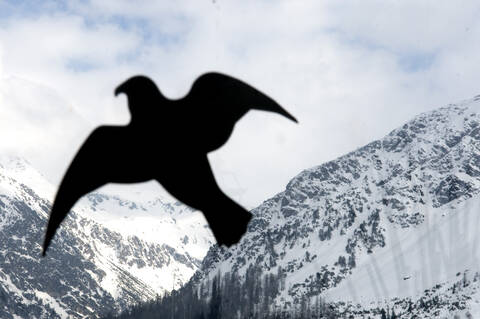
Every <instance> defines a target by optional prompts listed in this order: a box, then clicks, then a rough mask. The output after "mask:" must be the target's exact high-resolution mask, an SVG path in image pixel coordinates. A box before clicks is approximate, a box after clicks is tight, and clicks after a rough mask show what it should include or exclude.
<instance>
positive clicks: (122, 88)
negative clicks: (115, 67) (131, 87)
mask: <svg viewBox="0 0 480 319" xmlns="http://www.w3.org/2000/svg"><path fill="white" fill-rule="evenodd" d="M120 93H125V83H122V84H120V85H119V86H117V88H116V89H115V96H118V95H119V94H120Z"/></svg>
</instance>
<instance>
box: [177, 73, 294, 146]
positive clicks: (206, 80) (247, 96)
mask: <svg viewBox="0 0 480 319" xmlns="http://www.w3.org/2000/svg"><path fill="white" fill-rule="evenodd" d="M185 101H186V102H187V104H188V105H189V113H190V114H192V115H193V116H192V117H191V118H192V119H194V121H195V123H198V124H195V123H191V124H192V125H194V126H195V125H197V126H198V131H199V132H202V133H203V134H202V135H203V136H202V138H203V140H202V141H205V142H206V145H205V148H206V150H207V152H209V151H212V150H214V149H217V148H218V147H220V146H222V145H223V144H224V143H225V142H226V141H227V140H228V138H229V137H230V134H231V132H232V130H233V126H234V125H235V123H236V122H237V121H238V120H239V119H240V118H241V117H242V116H243V115H244V114H245V113H247V112H248V111H249V110H250V109H256V110H263V111H269V112H274V113H278V114H280V115H283V116H285V117H286V118H288V119H290V120H292V121H294V122H297V120H296V119H295V117H293V116H292V115H291V114H290V113H288V112H287V111H286V110H285V109H284V108H282V107H281V106H280V105H279V104H278V103H277V102H275V101H274V100H273V99H272V98H270V97H268V96H267V95H265V94H264V93H262V92H260V91H258V90H257V89H255V88H253V87H252V86H250V85H248V84H247V83H245V82H242V81H240V80H238V79H235V78H233V77H230V76H228V75H224V74H221V73H214V72H212V73H206V74H203V75H202V76H200V77H199V78H198V79H197V80H196V81H195V82H194V83H193V86H192V89H191V90H190V92H189V93H188V95H187V96H186V97H185Z"/></svg>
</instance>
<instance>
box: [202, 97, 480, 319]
mask: <svg viewBox="0 0 480 319" xmlns="http://www.w3.org/2000/svg"><path fill="white" fill-rule="evenodd" d="M479 192H480V96H477V97H475V98H473V99H471V100H467V101H463V102H461V103H458V104H452V105H448V106H446V107H443V108H440V109H438V110H435V111H432V112H429V113H425V114H421V115H419V116H417V117H416V118H415V119H413V120H412V121H410V122H409V123H407V124H405V125H404V126H402V127H400V128H398V129H396V130H394V131H392V132H391V133H390V134H388V135H387V136H386V137H385V138H383V139H381V140H377V141H374V142H372V143H370V144H368V145H366V146H364V147H362V148H359V149H357V150H355V151H354V152H351V153H349V154H347V155H345V156H342V157H340V158H338V159H336V160H333V161H331V162H328V163H325V164H323V165H320V166H317V167H313V168H310V169H307V170H305V171H303V172H301V173H300V174H299V175H297V176H296V177H295V178H293V179H292V180H291V181H290V182H289V183H288V185H287V187H286V189H285V191H284V192H282V193H280V194H278V195H276V196H275V197H273V198H271V199H269V200H267V201H265V202H264V203H263V204H262V205H260V206H259V207H258V208H256V209H254V210H253V213H254V218H253V219H252V221H251V223H250V225H249V229H248V233H247V234H246V235H245V236H244V238H243V239H242V240H241V242H240V243H239V244H238V245H236V246H234V247H233V248H230V249H223V248H218V247H216V246H215V247H213V248H212V249H211V250H210V251H209V253H208V255H207V257H206V258H205V260H204V262H203V271H202V272H200V273H198V274H197V276H196V278H195V281H196V282H204V283H205V282H206V280H207V279H208V280H210V281H211V280H212V278H213V277H214V276H215V275H216V274H217V273H218V272H221V273H226V272H232V271H233V272H235V273H237V274H238V275H239V276H240V278H244V276H245V272H246V270H247V269H248V268H249V267H250V266H252V265H255V266H256V267H260V268H261V269H262V270H263V274H268V273H274V274H277V273H278V271H279V270H280V272H281V273H283V277H284V280H285V289H284V291H283V292H281V293H280V294H278V295H277V297H276V299H275V302H274V304H272V306H271V307H272V308H275V307H277V308H282V307H286V305H289V306H288V307H294V305H295V304H300V303H301V302H302V300H305V299H306V298H307V299H308V298H313V297H314V296H318V295H321V296H323V297H325V298H327V300H329V301H332V302H334V303H337V306H338V307H339V309H343V310H342V311H345V309H346V308H348V307H346V306H345V303H346V304H350V305H360V306H359V308H360V309H363V308H365V307H367V306H366V305H371V304H372V303H373V306H372V305H371V306H369V307H370V308H371V309H375V307H376V309H377V310H376V311H377V312H376V313H377V315H378V316H380V312H379V309H380V308H379V307H390V308H391V307H393V306H392V305H393V303H394V302H393V301H392V300H397V301H398V300H403V301H405V304H404V306H402V307H400V306H398V309H397V314H398V311H400V312H403V313H404V315H405V316H407V317H408V312H407V308H408V304H409V303H408V302H407V301H406V300H409V302H410V303H412V304H414V305H415V302H417V301H418V300H420V299H419V298H426V297H425V294H426V290H429V291H430V290H432V291H436V292H437V293H438V291H443V292H442V296H444V297H445V296H447V295H446V294H448V293H451V292H452V291H451V289H450V290H448V289H447V288H445V289H444V290H442V289H440V288H439V287H440V286H441V287H450V288H451V287H452V285H455V283H456V282H458V280H459V277H458V276H459V274H464V273H465V271H466V272H467V273H469V274H470V275H468V276H467V275H465V276H466V278H467V279H466V280H467V281H469V282H472V283H473V279H474V277H475V273H476V271H477V270H480V263H478V261H479V260H480V259H478V257H479V256H480V249H478V239H479V238H478V236H477V235H476V234H477V233H478V231H477V230H476V229H477V227H478V225H479V224H478V222H479V218H478V217H477V215H478V214H477V213H478V209H477V208H479V207H480V198H479ZM462 276H463V275H462ZM475 282H476V281H475ZM437 285H440V286H439V287H437V288H436V289H435V287H436V286H437ZM472 285H473V284H472ZM446 291H449V292H448V293H447V292H446ZM455 293H458V289H457V291H456V292H455ZM472 293H473V292H472ZM429 295H430V294H429ZM447 297H448V296H447ZM447 297H445V298H446V300H447V302H445V303H443V304H444V305H443V306H442V307H444V308H445V309H447V308H448V307H453V308H451V309H450V310H452V311H457V310H458V311H460V310H462V309H467V308H469V307H474V306H473V304H469V302H470V301H468V300H467V301H465V303H464V306H458V302H457V304H456V306H452V303H453V301H451V300H454V299H455V298H454V299H449V298H447ZM432 298H433V297H432ZM438 298H439V297H438V296H437V300H438ZM452 298H453V297H452ZM457 299H458V298H457ZM389 300H390V301H389ZM425 300H426V299H425ZM448 300H450V301H451V302H450V301H448ZM464 300H466V299H465V298H464ZM457 301H458V300H457ZM389 302H390V306H388V305H389ZM342 305H343V306H342ZM405 305H407V306H405ZM457 306H458V307H457ZM362 307H363V308H362ZM367 308H368V307H367ZM370 308H369V309H370ZM440 308H441V307H440ZM440 308H439V309H440ZM419 309H420V308H419ZM442 309H443V308H442ZM437 310H438V309H437ZM372 311H373V312H372V314H373V313H375V311H374V310H372ZM412 311H413V310H412ZM418 311H419V313H421V314H423V315H426V316H431V317H435V315H434V314H433V312H432V314H428V313H427V312H421V311H423V310H418ZM360 313H361V311H360ZM411 313H412V312H411ZM437 314H438V313H437ZM407 317H405V318H407Z"/></svg>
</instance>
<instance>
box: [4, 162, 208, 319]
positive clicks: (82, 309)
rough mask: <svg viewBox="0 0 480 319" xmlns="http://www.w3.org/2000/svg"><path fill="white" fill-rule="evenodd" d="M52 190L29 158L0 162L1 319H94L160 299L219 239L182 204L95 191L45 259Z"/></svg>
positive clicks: (63, 227)
mask: <svg viewBox="0 0 480 319" xmlns="http://www.w3.org/2000/svg"><path fill="white" fill-rule="evenodd" d="M53 195H54V187H52V185H50V184H49V183H48V182H47V181H46V180H45V178H43V176H42V175H41V174H39V173H38V172H37V171H36V170H35V169H33V168H32V167H31V166H30V165H29V163H28V162H26V161H24V160H23V159H20V158H15V157H5V156H4V157H2V158H0V255H1V256H0V318H13V317H14V315H16V316H19V317H21V318H32V316H34V317H35V318H71V317H72V318H92V317H93V318H95V317H98V316H102V315H105V314H107V313H109V312H112V311H119V310H121V309H124V308H125V307H126V306H128V305H131V304H133V303H137V302H140V301H145V300H149V299H152V298H155V296H156V295H157V294H163V293H164V292H166V291H169V290H171V289H172V288H178V287H179V286H181V285H182V284H183V283H185V282H186V281H188V279H189V278H190V276H192V275H193V273H194V272H195V271H196V270H197V268H198V266H199V265H200V261H201V258H202V257H203V256H204V255H205V253H206V251H207V249H208V246H209V245H210V243H211V242H212V241H213V238H212V235H211V233H210V231H209V229H208V227H207V226H206V223H205V220H204V219H203V216H202V215H201V214H200V213H199V212H193V211H192V210H190V209H188V208H186V207H184V206H182V205H179V204H178V203H175V202H167V201H164V200H162V199H160V198H155V199H152V200H150V201H148V202H145V203H143V202H140V203H136V202H132V201H128V200H123V199H121V198H119V197H115V196H111V195H105V194H101V193H92V194H90V195H89V196H88V197H87V198H85V199H84V200H82V201H81V202H80V203H79V204H78V205H76V207H75V208H74V210H75V212H72V213H70V214H69V215H68V217H67V218H66V219H65V221H64V223H63V224H62V225H61V227H60V229H59V231H58V232H57V235H56V236H55V238H54V240H53V242H52V245H51V248H50V249H49V251H48V254H47V257H45V258H41V257H40V255H41V244H42V242H43V235H44V231H45V227H46V223H47V218H48V213H49V210H50V205H51V200H52V198H53ZM77 210H78V212H77ZM119 214H121V215H122V216H123V218H119V217H117V218H115V216H118V215H119ZM124 225H128V226H127V227H125V226H124ZM145 226H148V227H147V228H146V227H145ZM140 230H143V231H144V233H142V232H141V231H140ZM166 230H169V231H170V232H169V233H168V232H167V231H166ZM45 305H47V306H45Z"/></svg>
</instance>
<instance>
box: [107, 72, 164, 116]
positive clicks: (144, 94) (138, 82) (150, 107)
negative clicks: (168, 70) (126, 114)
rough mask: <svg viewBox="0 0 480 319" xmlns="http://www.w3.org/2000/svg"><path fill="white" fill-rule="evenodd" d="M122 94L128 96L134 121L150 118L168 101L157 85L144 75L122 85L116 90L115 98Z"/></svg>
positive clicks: (134, 77) (130, 79)
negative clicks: (153, 112)
mask: <svg viewBox="0 0 480 319" xmlns="http://www.w3.org/2000/svg"><path fill="white" fill-rule="evenodd" d="M121 93H125V94H126V95H127V99H128V107H129V109H130V113H131V115H132V121H133V120H134V119H137V118H139V117H140V118H148V117H149V116H151V115H152V111H155V110H156V109H158V106H159V104H162V102H164V101H165V100H166V98H165V97H164V96H163V95H162V93H160V90H159V89H158V88H157V86H156V85H155V83H154V82H153V81H152V80H151V79H150V78H148V77H146V76H143V75H136V76H133V77H131V78H129V79H128V80H126V81H125V82H123V83H122V84H120V85H119V86H118V87H117V88H116V89H115V96H118V95H119V94H121Z"/></svg>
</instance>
